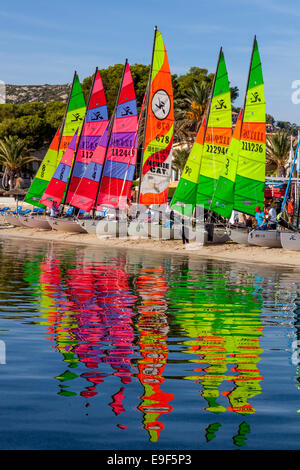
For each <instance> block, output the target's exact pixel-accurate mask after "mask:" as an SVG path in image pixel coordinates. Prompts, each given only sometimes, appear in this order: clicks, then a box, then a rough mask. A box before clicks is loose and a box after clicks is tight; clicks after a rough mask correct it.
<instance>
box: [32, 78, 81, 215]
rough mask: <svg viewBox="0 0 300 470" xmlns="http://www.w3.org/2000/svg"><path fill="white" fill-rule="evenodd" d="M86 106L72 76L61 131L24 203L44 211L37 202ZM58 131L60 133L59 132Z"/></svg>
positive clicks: (77, 81)
mask: <svg viewBox="0 0 300 470" xmlns="http://www.w3.org/2000/svg"><path fill="white" fill-rule="evenodd" d="M85 110H86V105H85V99H84V95H83V91H82V88H81V85H80V81H79V78H78V75H77V73H76V72H75V74H74V80H73V84H72V89H71V92H70V97H69V102H68V105H67V109H66V113H65V118H64V122H63V125H62V128H61V130H59V129H58V130H57V132H56V134H55V136H54V138H53V140H52V142H51V144H50V147H49V149H48V151H47V153H46V155H45V157H44V159H43V161H42V163H41V165H40V167H39V170H38V172H37V174H36V176H35V178H34V180H33V182H32V183H31V186H30V188H29V190H28V192H27V194H26V197H25V202H27V203H28V204H32V205H33V206H37V207H41V208H43V209H45V206H44V204H41V203H40V202H39V201H40V200H41V197H42V196H43V194H44V192H45V190H46V188H47V186H48V184H49V181H50V180H51V178H52V176H53V174H54V172H55V170H56V167H57V165H58V163H59V162H60V160H61V157H62V155H63V153H64V152H65V150H66V148H67V147H68V145H69V142H70V140H71V139H72V137H73V135H74V133H75V131H76V129H77V128H78V127H79V131H78V132H80V129H81V127H82V124H83V117H84V114H85ZM59 131H60V132H59Z"/></svg>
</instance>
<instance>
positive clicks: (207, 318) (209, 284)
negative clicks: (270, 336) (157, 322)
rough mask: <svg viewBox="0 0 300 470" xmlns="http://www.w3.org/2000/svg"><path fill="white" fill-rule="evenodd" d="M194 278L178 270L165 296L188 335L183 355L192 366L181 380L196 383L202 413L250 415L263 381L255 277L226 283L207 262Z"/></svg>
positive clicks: (257, 280)
mask: <svg viewBox="0 0 300 470" xmlns="http://www.w3.org/2000/svg"><path fill="white" fill-rule="evenodd" d="M197 274H200V275H199V276H198V275H195V274H193V271H192V270H191V271H188V270H184V271H183V272H182V273H181V276H179V277H177V278H176V279H174V280H172V281H171V289H170V291H169V301H170V304H171V305H172V306H173V309H174V316H175V319H176V320H175V321H176V323H178V324H179V325H180V326H181V328H182V330H183V331H184V332H185V334H186V336H188V339H187V340H185V341H184V342H183V344H184V345H185V346H186V347H187V349H186V351H185V352H186V353H188V354H190V355H192V359H190V362H192V363H193V364H195V366H196V367H195V369H194V372H195V375H191V376H186V377H185V378H186V379H189V380H194V381H196V382H198V383H199V384H201V386H202V390H201V391H200V394H201V396H202V397H203V398H204V399H205V401H206V402H207V405H206V407H205V410H207V411H210V412H213V413H222V412H225V411H226V410H228V411H231V412H235V413H239V414H242V415H248V414H252V413H255V408H254V407H253V406H252V405H251V403H249V400H250V399H251V398H252V397H254V396H256V395H258V394H260V393H261V385H260V382H261V381H262V380H263V377H262V376H261V374H260V372H259V369H258V362H259V361H260V354H261V353H262V352H263V350H262V349H261V347H260V344H259V339H260V337H261V335H262V330H263V326H262V323H261V319H260V314H261V308H262V299H261V294H260V287H261V286H260V284H261V278H257V277H254V276H248V275H247V274H246V273H245V274H242V273H239V275H236V276H235V278H234V279H230V275H229V276H228V271H227V270H224V271H222V269H220V268H214V265H213V263H212V264H211V266H210V267H209V266H208V268H207V269H203V270H202V273H201V272H198V273H197ZM226 401H227V404H226Z"/></svg>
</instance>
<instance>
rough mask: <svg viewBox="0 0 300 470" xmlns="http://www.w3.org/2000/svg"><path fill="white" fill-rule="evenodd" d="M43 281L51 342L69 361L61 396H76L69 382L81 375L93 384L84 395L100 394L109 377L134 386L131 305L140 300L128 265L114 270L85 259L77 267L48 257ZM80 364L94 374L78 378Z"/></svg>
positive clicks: (61, 378)
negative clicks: (131, 284) (132, 289)
mask: <svg viewBox="0 0 300 470" xmlns="http://www.w3.org/2000/svg"><path fill="white" fill-rule="evenodd" d="M40 283H41V286H42V291H43V294H44V296H45V297H46V299H48V312H47V316H48V321H49V322H50V324H51V326H49V327H48V331H49V333H50V339H51V340H54V341H55V342H56V350H57V351H58V352H60V353H61V354H63V357H64V361H65V362H68V363H69V365H68V369H67V370H66V371H65V372H63V373H62V374H60V375H58V376H57V377H56V378H57V379H58V380H59V381H60V382H61V383H62V385H61V388H62V390H61V392H60V394H62V395H65V396H73V395H74V394H76V393H74V392H71V391H70V390H66V388H69V386H66V385H65V384H64V383H65V382H66V381H70V380H74V379H76V378H78V377H80V378H84V379H85V380H87V381H88V382H89V383H90V385H89V386H88V387H87V388H86V389H85V390H82V391H81V392H80V395H81V396H83V397H86V398H90V397H93V396H95V395H97V391H96V386H97V385H98V384H100V383H102V382H103V381H104V379H105V377H107V376H108V375H115V376H117V377H119V378H120V380H121V382H122V383H123V384H127V383H129V382H130V381H131V375H132V370H131V369H132V368H131V357H130V356H131V354H132V353H133V348H132V342H133V338H134V336H133V327H132V316H133V315H134V313H133V311H132V309H131V308H130V307H131V305H132V304H133V303H134V301H135V297H134V296H133V295H132V294H131V293H130V292H129V288H128V276H127V275H126V272H125V271H124V262H123V263H122V261H118V262H117V263H116V264H115V265H113V266H110V268H109V270H108V269H107V266H105V265H101V264H95V265H93V264H91V263H84V262H83V260H82V259H80V258H77V259H76V262H75V266H74V263H73V266H71V267H70V266H68V265H64V263H61V262H59V261H58V260H56V259H55V258H48V259H47V261H46V262H45V263H43V264H42V265H41V276H40ZM79 363H80V364H81V365H84V366H85V367H86V368H87V369H88V371H87V372H83V373H81V374H80V375H78V374H75V373H74V371H70V370H69V369H70V368H74V367H77V366H78V365H79ZM105 365H108V367H105ZM99 369H100V370H99ZM111 369H112V370H113V372H111Z"/></svg>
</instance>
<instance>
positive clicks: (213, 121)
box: [171, 48, 232, 242]
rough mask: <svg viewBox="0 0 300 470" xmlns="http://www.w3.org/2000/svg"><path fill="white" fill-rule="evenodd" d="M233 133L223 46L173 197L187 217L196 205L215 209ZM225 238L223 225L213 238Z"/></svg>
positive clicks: (178, 207)
mask: <svg viewBox="0 0 300 470" xmlns="http://www.w3.org/2000/svg"><path fill="white" fill-rule="evenodd" d="M231 135H232V110H231V93H230V87H229V80H228V74H227V69H226V64H225V58H224V53H223V50H222V48H221V49H220V53H219V58H218V64H217V69H216V73H215V77H214V82H213V86H212V91H211V96H210V101H209V105H208V108H207V111H206V117H204V118H203V120H202V124H201V126H200V129H199V131H198V134H197V137H196V140H195V142H194V145H193V147H192V150H191V153H190V155H189V157H188V160H187V162H186V165H185V167H184V170H183V172H182V175H181V178H180V180H179V183H178V186H177V188H176V191H175V193H174V196H173V198H172V201H171V209H173V210H174V211H176V212H179V213H180V214H183V215H185V216H187V217H190V216H192V215H193V214H194V211H195V207H196V205H199V206H202V207H204V208H205V209H211V201H212V198H213V195H214V192H215V189H216V186H217V182H218V178H219V176H220V173H221V170H222V167H223V165H224V161H225V159H226V155H227V149H228V146H229V143H230V140H231ZM224 237H225V238H224ZM225 240H226V234H224V230H223V229H222V230H221V233H217V231H216V232H215V236H214V240H213V241H215V242H216V241H220V242H222V241H225Z"/></svg>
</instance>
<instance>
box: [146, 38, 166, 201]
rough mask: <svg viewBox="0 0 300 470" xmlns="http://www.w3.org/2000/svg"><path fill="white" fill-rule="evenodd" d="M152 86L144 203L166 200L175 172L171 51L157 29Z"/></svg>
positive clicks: (150, 88)
mask: <svg viewBox="0 0 300 470" xmlns="http://www.w3.org/2000/svg"><path fill="white" fill-rule="evenodd" d="M149 85H150V86H149V90H148V104H147V115H146V129H145V136H144V152H143V159H142V169H141V170H142V171H141V176H140V190H139V202H140V204H145V205H148V204H158V205H159V204H165V203H166V202H167V197H168V188H169V182H170V175H171V160H172V155H171V149H172V144H173V132H174V111H173V90H172V80H171V73H170V67H169V62H168V56H167V51H166V48H165V45H164V42H163V39H162V36H161V33H160V32H159V31H158V30H157V29H155V34H154V48H153V56H152V65H151V73H150V84H149Z"/></svg>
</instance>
